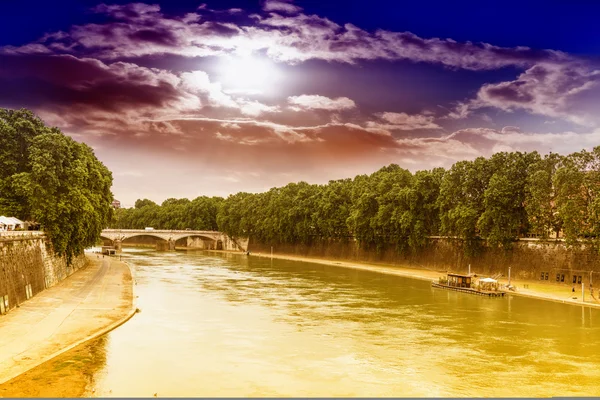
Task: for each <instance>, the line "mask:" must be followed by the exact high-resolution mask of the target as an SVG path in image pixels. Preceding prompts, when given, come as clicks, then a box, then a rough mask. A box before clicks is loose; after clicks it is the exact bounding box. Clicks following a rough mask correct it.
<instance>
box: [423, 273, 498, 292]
mask: <svg viewBox="0 0 600 400" xmlns="http://www.w3.org/2000/svg"><path fill="white" fill-rule="evenodd" d="M475 280H476V281H475ZM431 286H433V287H435V288H440V289H447V290H454V291H456V292H463V293H469V294H477V295H480V296H488V297H503V296H504V294H505V292H503V291H502V290H500V288H499V285H498V281H497V280H496V279H493V278H483V279H477V277H475V276H474V275H471V274H455V273H448V274H446V278H443V277H440V278H439V280H438V281H437V282H436V281H433V282H431Z"/></svg>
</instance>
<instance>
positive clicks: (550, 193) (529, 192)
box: [525, 153, 563, 238]
mask: <svg viewBox="0 0 600 400" xmlns="http://www.w3.org/2000/svg"><path fill="white" fill-rule="evenodd" d="M562 159H563V157H562V156H560V155H559V154H556V153H550V154H548V155H546V156H545V157H544V158H543V159H540V160H538V161H536V162H534V163H533V164H532V165H531V166H530V171H529V175H528V177H527V183H526V187H525V210H526V211H527V215H528V222H529V224H530V226H531V230H532V232H534V233H535V234H537V235H539V236H540V237H542V238H547V237H548V235H549V233H550V232H555V233H556V234H557V235H558V233H559V232H560V231H561V229H562V222H561V219H560V217H559V215H558V208H557V205H556V195H557V193H556V187H555V186H554V176H555V175H556V170H557V169H558V167H559V166H560V165H561V163H562Z"/></svg>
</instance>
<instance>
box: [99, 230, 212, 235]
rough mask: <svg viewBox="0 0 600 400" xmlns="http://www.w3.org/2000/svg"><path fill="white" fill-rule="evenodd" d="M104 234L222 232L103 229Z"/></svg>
mask: <svg viewBox="0 0 600 400" xmlns="http://www.w3.org/2000/svg"><path fill="white" fill-rule="evenodd" d="M102 232H106V233H110V232H114V233H119V232H125V233H129V232H131V233H138V232H140V233H141V232H145V233H152V232H158V233H190V232H202V233H213V234H217V233H218V234H220V233H221V232H219V231H195V230H187V229H186V230H169V229H149V230H146V229H103V230H102Z"/></svg>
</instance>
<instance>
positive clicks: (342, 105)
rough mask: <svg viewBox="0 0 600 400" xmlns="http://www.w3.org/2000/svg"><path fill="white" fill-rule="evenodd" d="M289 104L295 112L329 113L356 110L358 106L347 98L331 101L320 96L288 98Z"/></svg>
mask: <svg viewBox="0 0 600 400" xmlns="http://www.w3.org/2000/svg"><path fill="white" fill-rule="evenodd" d="M288 103H289V104H291V105H292V106H293V107H291V109H292V110H294V111H301V110H327V111H342V110H348V109H351V108H355V107H356V104H355V103H354V101H352V100H351V99H349V98H347V97H338V98H335V99H330V98H329V97H325V96H320V95H316V94H313V95H307V94H303V95H301V96H290V97H288Z"/></svg>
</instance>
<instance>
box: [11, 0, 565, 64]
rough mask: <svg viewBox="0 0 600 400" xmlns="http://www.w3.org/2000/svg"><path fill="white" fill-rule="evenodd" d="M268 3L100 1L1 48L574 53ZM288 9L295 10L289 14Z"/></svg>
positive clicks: (491, 58) (360, 56) (502, 59)
mask: <svg viewBox="0 0 600 400" xmlns="http://www.w3.org/2000/svg"><path fill="white" fill-rule="evenodd" d="M264 9H265V10H266V11H267V12H269V11H282V12H284V13H283V14H284V15H282V14H278V13H269V14H268V15H267V16H265V15H251V16H242V15H240V13H238V12H235V13H232V12H230V11H229V10H226V12H217V11H215V10H208V9H206V8H203V9H200V10H196V12H192V13H187V14H185V15H183V16H166V15H164V14H163V13H161V12H160V8H159V6H157V5H152V6H150V5H144V4H140V3H134V4H128V5H110V6H107V5H100V6H98V7H96V8H95V11H96V12H101V13H104V14H107V15H108V16H109V17H111V18H112V20H110V21H108V22H105V23H98V24H85V25H80V26H74V27H72V28H71V29H70V31H69V32H56V33H52V34H48V35H45V36H44V37H43V38H41V39H40V40H39V41H37V42H34V43H29V44H27V45H24V46H20V47H15V46H5V47H3V48H1V49H0V52H3V53H5V54H7V53H11V54H24V53H27V54H44V53H58V54H64V53H68V54H74V55H79V56H92V55H93V56H94V57H98V58H101V59H115V58H123V57H142V56H148V55H161V54H176V55H181V56H185V57H204V56H211V55H213V56H214V55H223V54H230V53H238V54H249V53H252V52H265V53H266V55H267V56H269V57H271V58H272V59H273V60H275V61H278V62H286V63H291V64H294V63H300V62H304V61H307V60H313V59H320V60H326V61H337V62H344V63H355V62H357V61H361V60H410V61H414V62H425V63H433V64H440V65H444V66H447V67H451V68H461V69H468V70H490V69H499V68H504V67H509V66H516V67H519V68H528V67H531V66H533V65H535V64H538V63H542V62H544V63H564V62H566V61H569V60H573V57H571V56H568V55H566V54H565V53H562V52H558V51H553V50H534V49H530V48H527V47H514V48H506V47H498V46H493V45H490V44H487V43H471V42H464V43H459V42H456V41H454V40H452V39H440V38H421V37H419V36H417V35H415V34H413V33H410V32H391V31H386V30H377V31H375V32H368V31H366V30H363V29H361V28H359V27H357V26H355V25H352V24H344V25H339V24H337V23H335V22H333V21H331V20H329V19H327V18H323V17H320V16H317V15H306V14H303V13H300V10H301V9H300V8H299V7H298V6H296V5H294V4H292V3H290V2H285V1H276V0H270V1H267V2H266V3H265V4H264ZM287 13H291V14H293V15H288V14H287Z"/></svg>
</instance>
